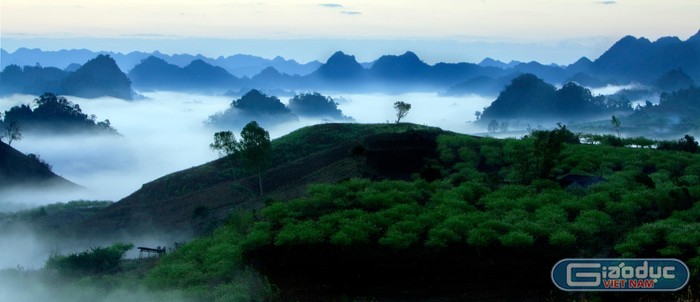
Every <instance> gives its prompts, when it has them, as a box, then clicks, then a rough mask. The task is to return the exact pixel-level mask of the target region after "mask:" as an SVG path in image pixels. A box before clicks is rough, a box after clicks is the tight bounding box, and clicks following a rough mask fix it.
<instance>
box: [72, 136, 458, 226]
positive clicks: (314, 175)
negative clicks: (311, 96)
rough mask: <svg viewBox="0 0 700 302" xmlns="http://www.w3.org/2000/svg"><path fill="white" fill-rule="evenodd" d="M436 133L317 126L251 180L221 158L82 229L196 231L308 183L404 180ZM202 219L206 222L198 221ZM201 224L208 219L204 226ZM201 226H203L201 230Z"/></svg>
mask: <svg viewBox="0 0 700 302" xmlns="http://www.w3.org/2000/svg"><path fill="white" fill-rule="evenodd" d="M441 133H446V132H444V131H442V130H440V129H438V128H431V127H424V126H418V125H411V124H399V125H395V124H378V125H360V124H321V125H316V126H310V127H306V128H302V129H299V130H296V131H294V132H292V133H290V134H288V135H286V136H283V137H281V138H279V139H276V140H274V141H273V142H272V148H273V158H272V165H271V168H270V169H269V170H268V171H267V173H266V174H265V175H264V176H263V185H264V186H265V187H266V190H265V191H266V194H265V196H263V197H260V196H258V195H257V193H256V192H257V191H256V190H257V189H256V188H257V178H256V177H255V176H254V175H253V174H252V173H248V172H246V171H245V170H243V169H242V168H241V166H242V165H241V163H240V161H238V160H236V159H229V158H222V159H218V160H215V161H213V162H210V163H206V164H204V165H201V166H198V167H193V168H190V169H187V170H183V171H180V172H176V173H173V174H170V175H166V176H164V177H161V178H159V179H156V180H154V181H152V182H150V183H147V184H144V185H143V186H142V188H141V189H139V190H138V191H136V192H134V193H133V194H131V195H129V196H128V197H126V198H124V199H122V200H120V201H119V202H117V203H115V204H114V205H112V206H110V207H108V208H107V209H106V210H104V211H102V212H101V213H98V214H97V215H95V216H93V217H91V218H90V219H89V220H88V221H85V222H84V223H83V224H82V225H81V226H80V228H81V229H87V230H90V229H96V228H95V227H98V226H99V232H100V233H103V234H104V233H105V232H106V233H109V232H110V231H114V232H117V231H118V232H124V231H128V232H132V233H136V234H138V233H140V232H143V231H146V230H152V229H153V228H155V229H159V230H163V231H173V232H183V231H184V232H190V231H194V232H195V233H198V232H200V231H202V228H205V229H206V228H207V225H208V224H211V221H221V220H223V219H224V218H226V217H227V215H228V214H229V213H230V212H231V210H233V209H234V208H238V207H243V208H248V209H256V208H260V207H262V206H264V204H265V202H266V201H268V202H270V201H271V200H287V199H290V198H295V197H298V196H300V195H301V194H302V193H303V192H304V190H305V188H306V186H307V185H309V184H312V183H336V182H338V181H342V180H346V179H350V178H354V177H369V178H374V179H382V178H399V179H409V178H410V177H411V174H412V173H419V172H420V169H421V168H422V166H423V158H424V157H434V156H435V144H436V143H435V139H436V137H437V136H438V135H439V134H441ZM204 218H206V219H204ZM203 220H206V221H208V222H206V223H205V222H203ZM202 224H207V225H202Z"/></svg>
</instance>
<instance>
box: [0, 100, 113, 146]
mask: <svg viewBox="0 0 700 302" xmlns="http://www.w3.org/2000/svg"><path fill="white" fill-rule="evenodd" d="M4 124H5V129H6V131H5V132H6V135H7V136H8V137H10V136H11V135H10V134H11V133H19V130H20V129H21V130H22V131H25V132H29V131H40V132H51V133H64V134H66V133H81V132H91V133H99V134H118V133H117V131H116V130H115V129H114V128H112V127H111V124H110V122H109V120H104V121H97V117H96V116H95V115H90V116H88V115H87V114H85V113H83V111H82V110H81V109H80V106H79V105H78V104H74V103H73V102H71V101H69V100H68V99H66V98H65V97H59V96H56V95H55V94H53V93H44V94H42V95H41V96H39V97H38V98H37V99H35V100H34V105H33V106H30V105H19V106H15V107H12V108H10V110H8V111H5V118H4ZM20 137H21V136H20ZM15 139H17V138H15Z"/></svg>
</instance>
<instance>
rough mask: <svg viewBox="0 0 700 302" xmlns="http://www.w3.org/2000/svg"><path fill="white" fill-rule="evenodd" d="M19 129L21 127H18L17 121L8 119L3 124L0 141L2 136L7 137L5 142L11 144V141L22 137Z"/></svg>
mask: <svg viewBox="0 0 700 302" xmlns="http://www.w3.org/2000/svg"><path fill="white" fill-rule="evenodd" d="M21 131H22V129H21V128H20V127H19V124H18V123H17V121H10V122H9V123H7V124H6V125H5V127H4V129H3V132H2V134H0V141H2V139H3V138H7V144H8V145H12V142H13V141H18V140H21V139H22V132H21Z"/></svg>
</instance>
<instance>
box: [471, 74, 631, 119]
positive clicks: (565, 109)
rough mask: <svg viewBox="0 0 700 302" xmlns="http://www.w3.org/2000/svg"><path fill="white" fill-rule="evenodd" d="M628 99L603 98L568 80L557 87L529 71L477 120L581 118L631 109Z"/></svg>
mask: <svg viewBox="0 0 700 302" xmlns="http://www.w3.org/2000/svg"><path fill="white" fill-rule="evenodd" d="M631 110H632V107H631V105H630V102H629V100H613V99H608V100H606V99H605V97H602V96H593V94H592V93H591V91H590V90H589V89H587V88H584V87H582V86H580V85H578V84H576V83H573V82H569V83H566V84H564V86H563V87H562V88H560V89H556V88H555V87H554V86H552V85H550V84H548V83H546V82H544V81H543V80H542V79H540V78H538V77H537V76H535V75H533V74H529V73H526V74H521V75H520V76H518V77H516V78H515V79H513V80H512V81H511V83H510V84H509V85H507V86H506V87H505V89H504V90H503V91H501V93H500V94H499V95H498V98H496V100H494V101H493V103H491V105H490V106H488V107H486V108H485V109H484V111H483V113H482V114H481V116H480V119H479V120H480V121H491V120H493V119H498V120H509V119H515V120H527V119H541V118H566V119H567V120H576V119H583V118H586V117H590V116H596V115H599V114H602V113H606V112H615V111H631Z"/></svg>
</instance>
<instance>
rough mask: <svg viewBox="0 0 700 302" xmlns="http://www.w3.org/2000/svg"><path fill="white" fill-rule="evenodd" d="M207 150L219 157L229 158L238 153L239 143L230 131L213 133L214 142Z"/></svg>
mask: <svg viewBox="0 0 700 302" xmlns="http://www.w3.org/2000/svg"><path fill="white" fill-rule="evenodd" d="M209 148H211V149H212V150H214V151H217V152H218V153H219V156H221V157H224V156H229V155H233V154H235V153H237V152H238V151H240V143H239V142H238V140H236V136H235V135H233V132H231V131H221V132H217V133H214V142H213V143H211V144H209Z"/></svg>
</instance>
